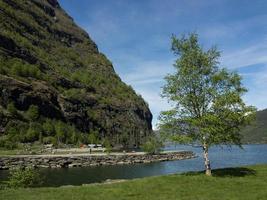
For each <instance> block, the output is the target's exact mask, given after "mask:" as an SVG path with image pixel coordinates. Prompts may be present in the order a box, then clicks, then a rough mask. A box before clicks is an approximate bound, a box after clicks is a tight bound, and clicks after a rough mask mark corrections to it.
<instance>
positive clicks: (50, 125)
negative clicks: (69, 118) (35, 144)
mask: <svg viewBox="0 0 267 200" xmlns="http://www.w3.org/2000/svg"><path fill="white" fill-rule="evenodd" d="M42 128H43V134H44V136H52V135H55V127H54V122H53V121H52V120H51V119H46V120H45V122H44V123H43V125H42Z"/></svg>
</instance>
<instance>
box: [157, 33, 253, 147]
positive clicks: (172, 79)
mask: <svg viewBox="0 0 267 200" xmlns="http://www.w3.org/2000/svg"><path fill="white" fill-rule="evenodd" d="M172 51H173V53H174V54H175V55H176V56H177V57H178V58H177V60H176V61H175V64H174V67H175V70H176V72H175V73H174V74H171V75H168V76H166V78H165V80H166V85H165V86H164V88H163V92H162V96H163V97H166V98H167V99H168V100H170V101H172V102H173V103H174V104H175V106H174V108H173V109H172V110H169V111H164V112H162V113H161V116H160V124H159V126H160V129H161V130H162V131H164V130H165V131H167V132H168V133H170V134H171V135H172V134H174V135H175V134H181V135H185V136H184V138H182V139H183V141H185V140H186V139H187V138H188V137H189V138H191V140H193V141H197V142H200V143H201V144H205V145H207V146H210V145H212V144H238V145H240V141H241V135H240V128H241V127H242V126H244V125H246V124H248V123H249V122H250V121H251V118H252V117H253V113H254V110H255V109H254V108H253V107H251V106H247V105H245V103H244V102H243V100H242V95H243V94H244V93H245V92H246V91H247V90H246V88H244V86H243V85H242V83H241V77H240V76H239V75H238V74H237V73H236V72H229V71H228V70H226V69H224V68H223V69H220V68H219V67H218V65H219V61H218V59H219V57H220V53H219V51H218V50H217V49H216V48H214V47H213V48H211V49H209V50H207V51H205V50H203V49H202V47H201V46H200V45H199V43H198V37H197V35H196V34H191V35H189V36H188V37H185V36H184V37H182V38H181V39H177V38H176V37H175V36H173V37H172ZM191 140H188V141H190V142H191Z"/></svg>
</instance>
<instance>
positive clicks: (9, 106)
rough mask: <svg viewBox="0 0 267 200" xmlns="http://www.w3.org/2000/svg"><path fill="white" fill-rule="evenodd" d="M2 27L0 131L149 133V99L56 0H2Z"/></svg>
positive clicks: (104, 135) (119, 139)
mask: <svg viewBox="0 0 267 200" xmlns="http://www.w3.org/2000/svg"><path fill="white" fill-rule="evenodd" d="M88 3H90V2H88ZM0 27H1V28H0V136H1V134H2V136H3V138H4V137H6V136H5V135H9V136H10V137H12V138H13V139H12V141H13V140H14V141H24V142H31V141H36V140H42V139H44V140H49V137H55V138H57V140H58V141H62V142H65V143H73V142H77V141H78V140H80V142H83V141H86V137H87V136H88V134H89V133H92V134H93V136H92V137H97V139H99V140H103V139H108V140H109V141H110V142H111V143H112V144H125V145H128V146H139V145H140V144H141V143H142V141H143V140H144V139H145V138H146V137H147V136H149V135H150V134H151V132H152V126H151V121H152V114H151V112H150V110H149V107H148V105H147V103H146V102H145V101H144V100H143V98H142V97H141V96H140V95H137V94H136V93H135V91H134V90H133V89H132V87H131V86H128V85H126V84H125V83H123V82H122V81H121V79H120V78H119V76H118V75H117V74H116V72H115V71H114V69H113V66H112V63H111V62H110V61H109V60H108V59H107V58H106V56H105V55H103V54H102V53H100V52H99V51H98V48H97V46H96V44H95V43H94V42H93V41H92V40H91V38H90V37H89V36H88V34H87V33H86V32H85V31H84V30H82V29H81V28H79V27H78V26H77V25H76V24H75V23H74V21H73V19H72V18H71V17H70V16H68V15H67V14H66V12H65V11H64V10H63V9H62V8H61V7H60V5H59V3H58V1H56V0H19V1H18V0H0ZM31 113H33V114H34V113H36V117H35V118H32V117H29V116H31ZM32 116H34V115H32ZM49 124H52V127H49ZM40 132H41V134H40V135H38V134H39V133H40ZM13 133H14V134H13ZM12 134H13V136H11V135H12ZM16 134H18V135H16ZM14 135H15V136H14ZM76 136H77V137H76ZM92 137H91V139H92ZM72 140H73V141H72Z"/></svg>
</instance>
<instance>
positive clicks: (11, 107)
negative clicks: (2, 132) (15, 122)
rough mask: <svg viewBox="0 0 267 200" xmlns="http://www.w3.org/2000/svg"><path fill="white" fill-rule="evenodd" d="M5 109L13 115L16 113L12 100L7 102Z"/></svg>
mask: <svg viewBox="0 0 267 200" xmlns="http://www.w3.org/2000/svg"><path fill="white" fill-rule="evenodd" d="M7 111H8V112H9V113H10V114H11V115H12V116H14V115H16V114H17V109H16V107H15V105H14V103H13V102H11V103H9V104H8V105H7Z"/></svg>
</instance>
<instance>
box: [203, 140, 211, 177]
mask: <svg viewBox="0 0 267 200" xmlns="http://www.w3.org/2000/svg"><path fill="white" fill-rule="evenodd" d="M203 156H204V161H205V169H206V175H207V176H211V168H210V161H209V157H208V146H207V144H206V143H204V144H203Z"/></svg>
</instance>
